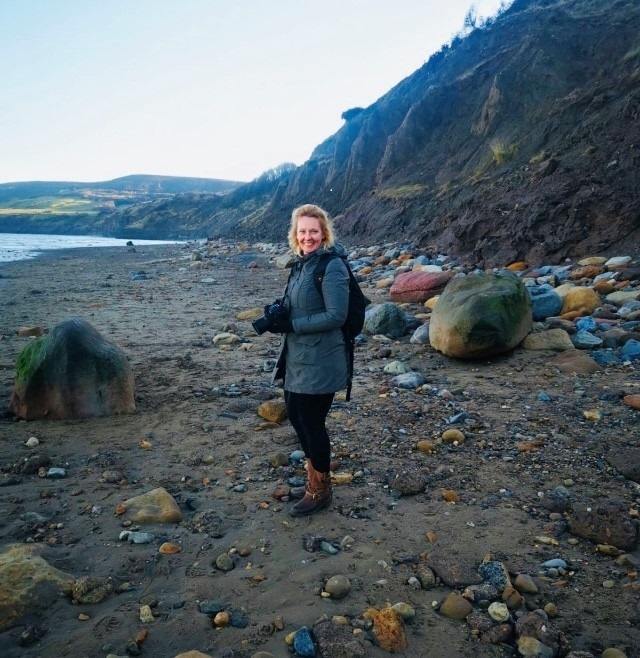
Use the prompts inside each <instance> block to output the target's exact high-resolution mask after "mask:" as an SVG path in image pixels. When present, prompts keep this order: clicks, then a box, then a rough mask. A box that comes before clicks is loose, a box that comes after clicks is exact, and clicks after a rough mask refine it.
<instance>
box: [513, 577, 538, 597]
mask: <svg viewBox="0 0 640 658" xmlns="http://www.w3.org/2000/svg"><path fill="white" fill-rule="evenodd" d="M513 586H514V587H515V588H516V589H517V590H518V592H520V593H522V594H537V593H538V591H539V590H538V586H537V585H536V583H535V581H534V580H533V578H532V577H531V576H529V575H527V574H525V573H519V574H518V575H517V576H516V577H515V580H514V581H513Z"/></svg>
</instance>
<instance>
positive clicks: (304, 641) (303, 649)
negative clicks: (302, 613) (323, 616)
mask: <svg viewBox="0 0 640 658" xmlns="http://www.w3.org/2000/svg"><path fill="white" fill-rule="evenodd" d="M293 649H294V651H295V652H296V654H297V655H298V656H315V655H316V648H315V645H314V644H313V639H312V638H311V633H310V632H309V629H308V628H307V627H306V626H302V628H299V629H298V630H297V631H296V634H295V636H294V638H293Z"/></svg>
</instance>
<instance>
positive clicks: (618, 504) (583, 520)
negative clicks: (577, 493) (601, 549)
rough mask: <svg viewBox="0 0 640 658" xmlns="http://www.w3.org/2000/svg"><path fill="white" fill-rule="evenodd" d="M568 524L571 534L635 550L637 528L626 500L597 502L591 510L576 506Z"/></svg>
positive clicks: (626, 549) (624, 549)
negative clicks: (630, 515)
mask: <svg viewBox="0 0 640 658" xmlns="http://www.w3.org/2000/svg"><path fill="white" fill-rule="evenodd" d="M567 523H568V527H569V530H570V532H571V533H572V534H574V535H576V536H578V537H582V538H583V539H588V540H589V541H591V542H593V543H594V544H610V545H611V546H615V547H616V548H619V549H620V550H623V551H633V550H634V549H635V547H636V543H637V529H636V526H635V524H634V523H633V520H632V519H631V518H630V517H629V513H628V506H627V505H626V504H625V503H624V502H623V501H615V500H602V501H598V502H595V501H594V503H593V505H592V506H591V507H576V508H574V509H573V511H572V512H571V514H569V515H568V517H567Z"/></svg>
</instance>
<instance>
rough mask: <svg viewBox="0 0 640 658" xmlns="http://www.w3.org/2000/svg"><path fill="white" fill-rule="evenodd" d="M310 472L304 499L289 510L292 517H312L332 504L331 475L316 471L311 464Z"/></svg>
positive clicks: (309, 465) (309, 466)
mask: <svg viewBox="0 0 640 658" xmlns="http://www.w3.org/2000/svg"><path fill="white" fill-rule="evenodd" d="M308 471H309V483H308V485H307V489H306V491H305V493H304V498H302V500H300V501H298V502H297V503H296V504H295V505H294V506H293V507H292V508H291V509H290V510H289V514H290V515H291V516H311V514H315V513H316V512H319V511H320V510H323V509H325V507H329V504H330V503H331V497H332V496H331V474H330V473H320V471H316V470H315V468H313V466H312V465H311V463H309V464H308Z"/></svg>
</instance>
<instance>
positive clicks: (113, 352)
mask: <svg viewBox="0 0 640 658" xmlns="http://www.w3.org/2000/svg"><path fill="white" fill-rule="evenodd" d="M10 407H11V411H12V412H13V413H14V414H15V415H16V416H18V417H20V418H24V419H25V420H35V419H39V418H49V419H60V418H89V417H94V416H109V415H112V414H119V413H130V412H133V411H135V400H134V381H133V372H132V371H131V367H130V366H129V363H128V361H127V358H126V356H125V355H124V352H122V350H120V348H118V347H117V346H116V345H114V344H113V343H111V342H109V341H107V340H106V339H105V338H103V337H102V336H101V335H100V334H99V333H98V331H97V330H96V329H94V328H93V327H92V326H91V325H90V324H89V323H88V322H87V321H86V320H83V319H82V318H73V319H71V320H66V321H65V322H62V323H61V324H59V325H57V326H56V327H55V328H54V329H53V330H52V331H51V332H50V333H49V334H46V335H45V336H42V337H40V338H37V339H36V340H34V341H32V342H31V343H29V344H28V345H27V346H26V347H25V348H24V349H23V350H22V351H21V352H20V354H19V355H18V359H17V363H16V382H15V386H14V389H13V393H12V394H11V402H10Z"/></svg>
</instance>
